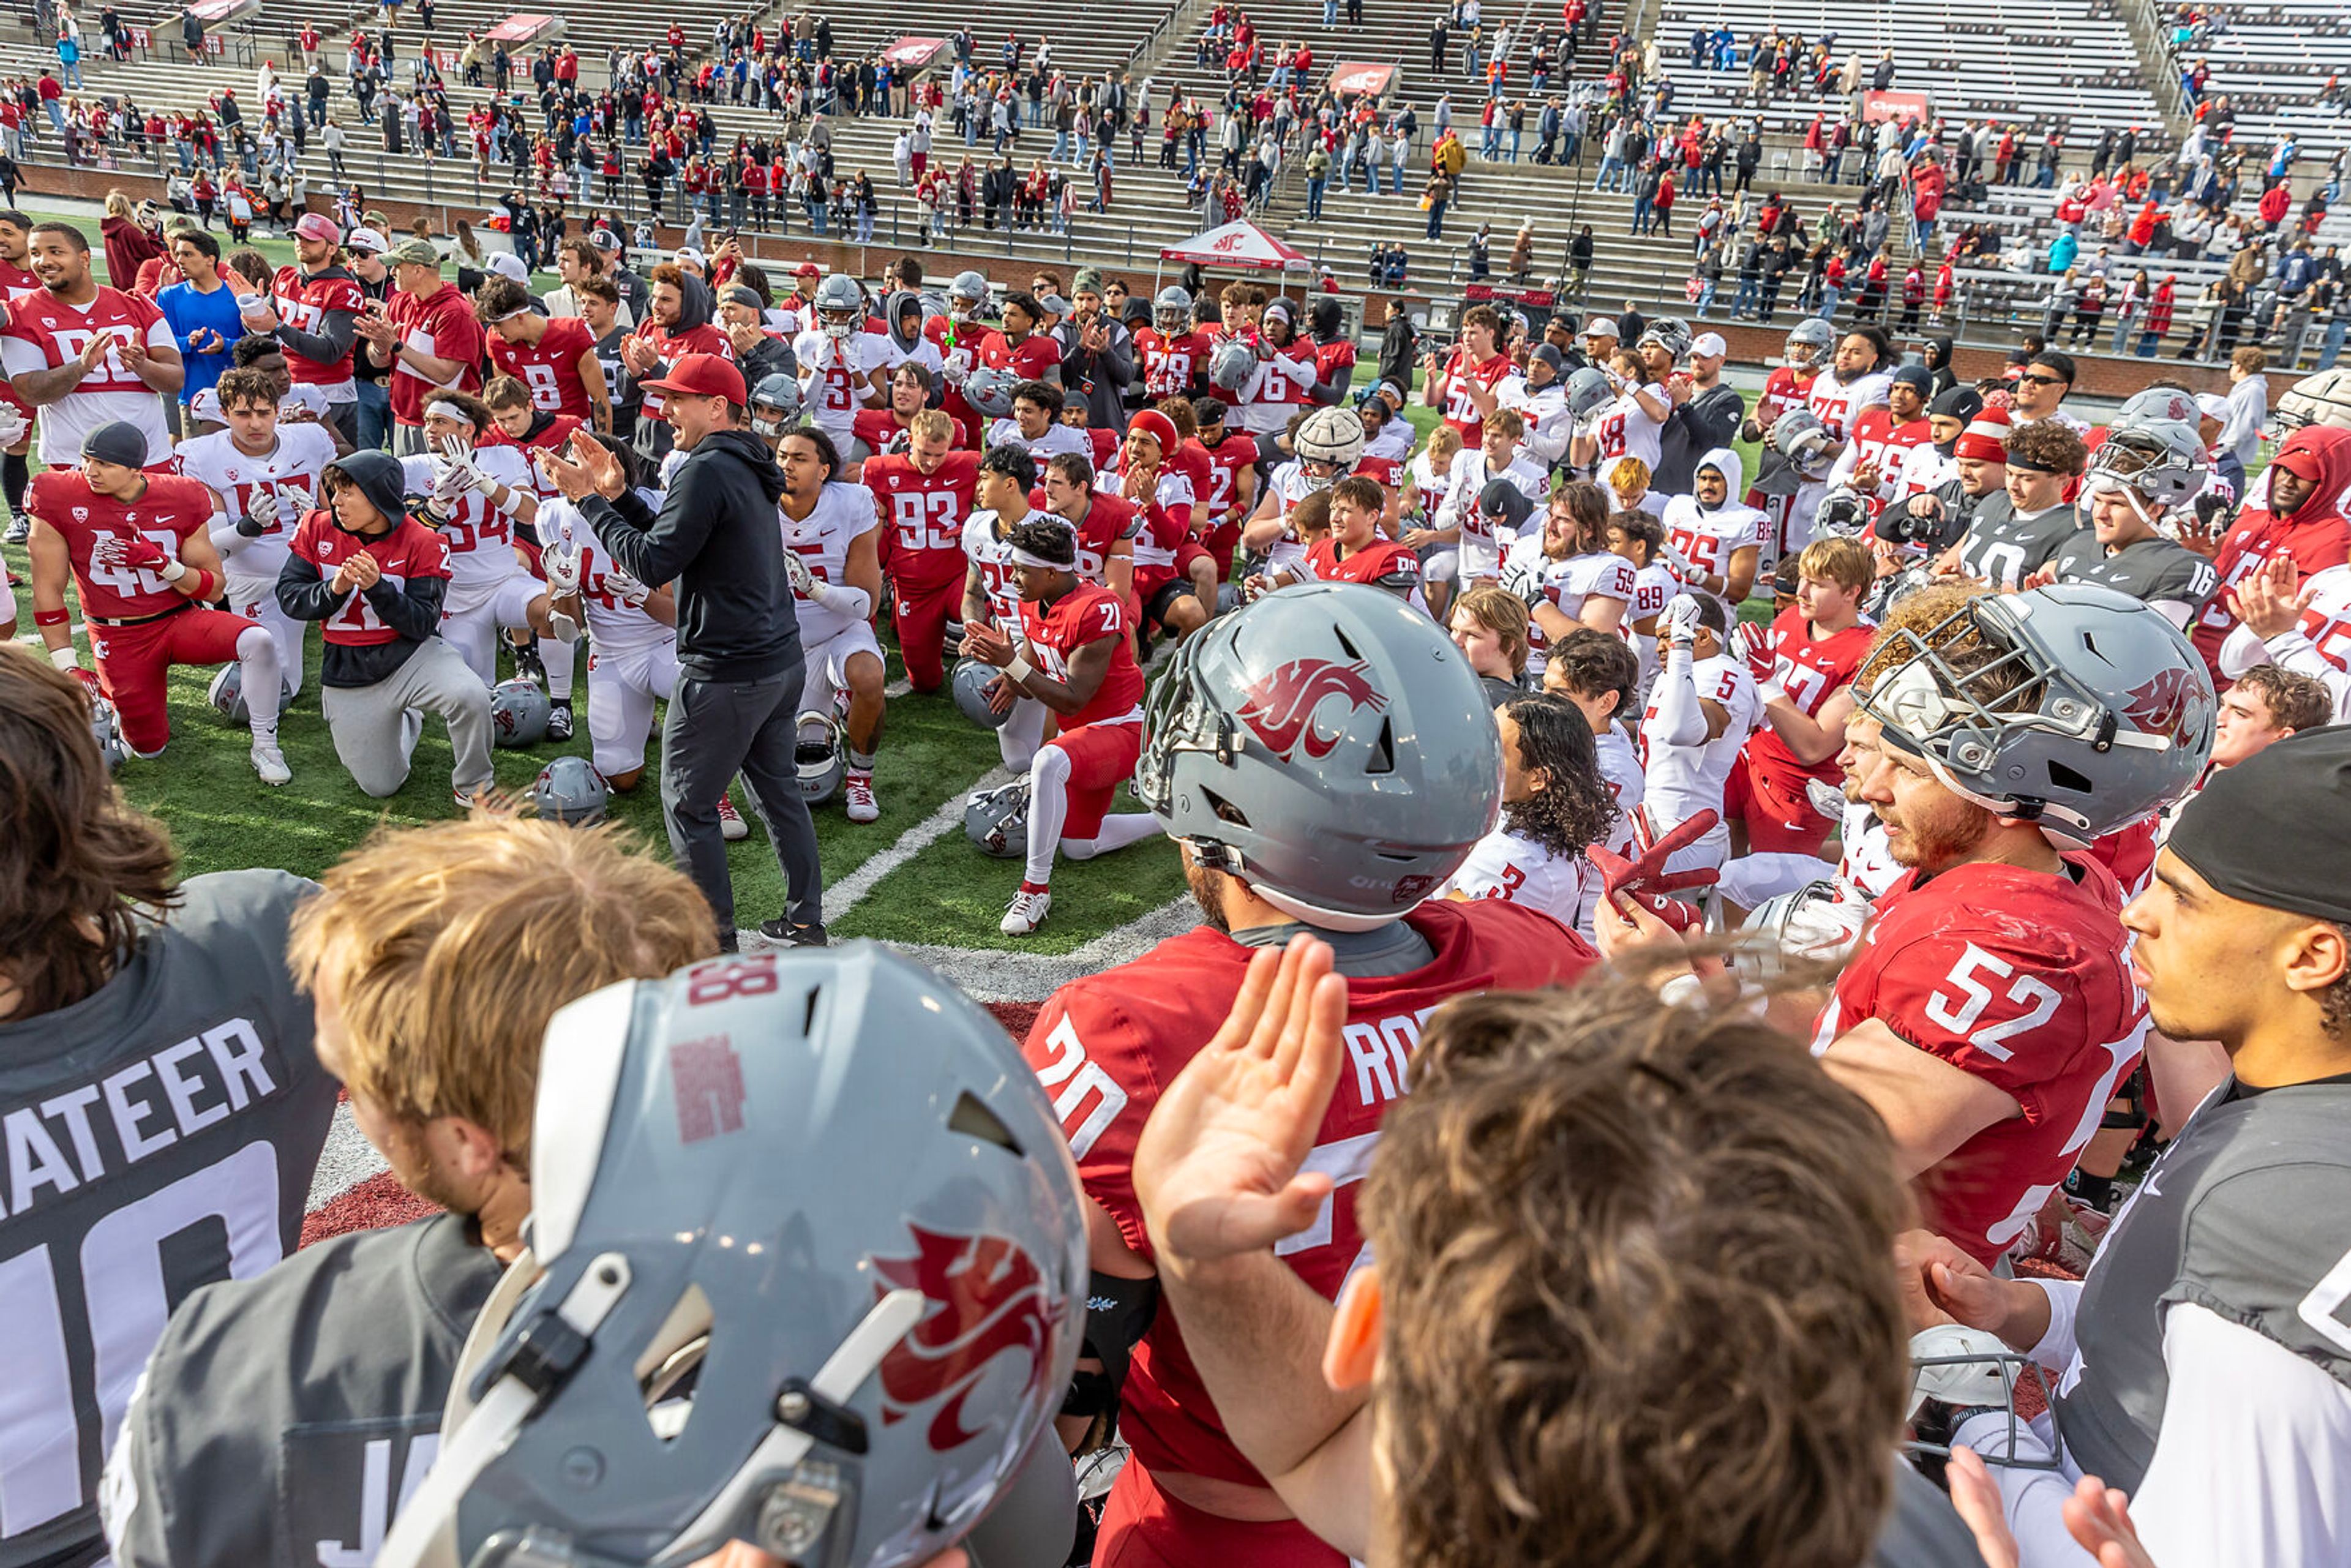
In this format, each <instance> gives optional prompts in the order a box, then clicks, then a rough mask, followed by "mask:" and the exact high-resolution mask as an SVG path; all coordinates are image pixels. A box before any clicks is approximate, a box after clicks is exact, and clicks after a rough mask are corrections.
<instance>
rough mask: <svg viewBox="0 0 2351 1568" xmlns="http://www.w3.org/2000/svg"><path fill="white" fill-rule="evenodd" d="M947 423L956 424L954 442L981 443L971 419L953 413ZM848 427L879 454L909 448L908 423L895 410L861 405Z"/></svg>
mask: <svg viewBox="0 0 2351 1568" xmlns="http://www.w3.org/2000/svg"><path fill="white" fill-rule="evenodd" d="M947 422H948V423H951V424H953V425H954V426H955V437H954V441H953V444H954V445H956V447H958V448H973V449H977V446H978V443H977V442H976V441H974V440H973V439H972V434H971V424H970V423H969V422H968V421H967V420H964V419H962V418H960V417H958V416H957V415H955V414H952V413H951V414H948V415H947ZM849 429H850V434H852V435H854V436H855V437H856V438H857V439H858V440H860V441H862V442H863V443H865V450H866V451H868V452H871V453H874V454H877V455H879V454H883V453H898V452H904V451H905V450H906V426H905V424H904V423H903V422H901V421H900V419H899V418H898V413H897V411H896V410H895V409H891V408H861V409H859V410H858V411H857V413H855V414H854V415H852V417H851V419H850V422H849ZM843 455H844V456H846V455H847V454H845V453H844V454H843Z"/></svg>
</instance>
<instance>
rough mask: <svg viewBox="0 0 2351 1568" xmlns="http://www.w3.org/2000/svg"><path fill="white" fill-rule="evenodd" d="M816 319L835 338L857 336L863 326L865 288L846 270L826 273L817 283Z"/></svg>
mask: <svg viewBox="0 0 2351 1568" xmlns="http://www.w3.org/2000/svg"><path fill="white" fill-rule="evenodd" d="M816 319H817V323H818V325H819V326H820V327H821V328H822V329H824V335H825V336H826V337H828V338H831V339H832V340H834V341H836V342H840V341H844V340H848V339H851V338H854V337H856V336H857V335H858V334H859V333H860V332H862V331H864V330H865V290H863V289H862V288H860V287H858V286H857V279H855V278H853V277H850V276H849V274H847V273H845V272H831V273H827V274H826V275H825V277H824V281H823V282H821V283H820V284H818V285H817V286H816Z"/></svg>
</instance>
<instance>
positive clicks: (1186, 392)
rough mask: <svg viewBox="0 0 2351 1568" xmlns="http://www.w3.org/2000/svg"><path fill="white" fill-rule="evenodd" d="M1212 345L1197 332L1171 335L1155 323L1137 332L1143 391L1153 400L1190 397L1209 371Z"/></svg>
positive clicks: (1135, 340)
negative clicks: (1159, 328)
mask: <svg viewBox="0 0 2351 1568" xmlns="http://www.w3.org/2000/svg"><path fill="white" fill-rule="evenodd" d="M1212 347H1213V345H1211V344H1210V343H1209V341H1208V340H1207V338H1206V337H1205V336H1203V335H1202V334H1200V333H1198V332H1178V333H1176V334H1175V335H1174V336H1173V337H1170V336H1168V335H1166V334H1165V333H1163V332H1161V331H1159V330H1158V329H1156V328H1154V327H1145V328H1144V329H1142V330H1141V331H1139V332H1137V333H1135V334H1134V351H1135V353H1136V355H1137V356H1138V357H1140V358H1141V360H1142V361H1143V395H1144V398H1145V399H1147V400H1148V401H1150V402H1158V401H1159V400H1160V399H1161V398H1163V397H1189V396H1191V395H1192V393H1193V391H1194V390H1195V389H1196V388H1197V387H1198V386H1200V385H1201V384H1202V383H1203V382H1205V381H1206V379H1207V373H1208V353H1209V350H1210V349H1211V348H1212Z"/></svg>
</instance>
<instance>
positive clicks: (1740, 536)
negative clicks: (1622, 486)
mask: <svg viewBox="0 0 2351 1568" xmlns="http://www.w3.org/2000/svg"><path fill="white" fill-rule="evenodd" d="M1663 521H1664V523H1665V525H1666V538H1667V541H1668V542H1669V543H1671V544H1672V546H1673V547H1674V549H1677V550H1679V551H1681V553H1682V559H1685V560H1687V561H1688V562H1689V563H1690V565H1692V566H1693V567H1696V568H1697V569H1698V570H1700V571H1703V572H1707V573H1709V574H1711V575H1714V576H1719V577H1728V576H1729V572H1730V558H1731V557H1732V556H1733V555H1734V554H1736V553H1737V552H1739V551H1740V550H1742V549H1750V547H1751V548H1755V549H1761V548H1762V547H1763V545H1764V544H1765V543H1766V542H1767V540H1768V538H1769V537H1770V535H1771V518H1770V517H1766V516H1764V515H1763V514H1762V513H1761V512H1760V511H1758V510H1756V509H1755V508H1754V507H1750V506H1747V505H1745V504H1743V503H1741V502H1739V501H1725V502H1724V503H1723V504H1722V505H1721V506H1719V507H1715V508H1713V509H1712V510H1711V511H1709V510H1708V509H1707V508H1706V507H1701V506H1699V505H1698V497H1695V496H1676V497H1674V498H1673V499H1672V500H1671V501H1669V502H1667V505H1666V515H1665V517H1664V519H1663ZM1758 560H1759V563H1760V560H1761V558H1760V557H1759V558H1758ZM1692 591H1693V592H1695V591H1696V590H1692ZM1717 597H1718V598H1719V597H1720V596H1719V595H1717ZM1722 607H1723V608H1724V609H1725V610H1728V611H1730V612H1732V613H1733V614H1734V615H1735V614H1736V613H1737V612H1738V609H1739V606H1737V605H1736V604H1733V603H1731V602H1730V601H1729V600H1727V599H1725V600H1722Z"/></svg>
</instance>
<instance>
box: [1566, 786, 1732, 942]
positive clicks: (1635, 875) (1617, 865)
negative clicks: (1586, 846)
mask: <svg viewBox="0 0 2351 1568" xmlns="http://www.w3.org/2000/svg"><path fill="white" fill-rule="evenodd" d="M1719 821H1721V818H1720V817H1719V815H1717V814H1716V813H1715V812H1713V811H1710V810H1709V811H1700V812H1699V813H1698V815H1697V816H1695V817H1692V818H1691V819H1689V821H1686V822H1683V823H1682V824H1680V825H1679V826H1677V827H1676V828H1675V829H1674V830H1673V831H1671V832H1668V833H1667V834H1666V836H1665V837H1663V838H1661V839H1659V840H1658V841H1656V843H1654V844H1651V845H1650V846H1649V847H1648V848H1647V849H1646V850H1643V851H1642V852H1641V858H1640V859H1638V860H1633V861H1628V860H1626V859H1625V857H1624V856H1623V855H1620V854H1618V853H1616V852H1614V850H1611V849H1609V848H1607V847H1606V846H1605V845H1602V844H1594V845H1593V846H1592V848H1591V849H1590V850H1588V851H1586V853H1587V854H1589V855H1590V856H1591V857H1592V863H1593V865H1595V866H1598V867H1599V868H1600V874H1601V876H1602V877H1604V879H1605V882H1604V895H1605V896H1606V897H1607V898H1608V899H1609V900H1610V901H1611V902H1612V903H1613V902H1614V900H1615V897H1616V895H1617V894H1620V893H1621V894H1630V895H1631V896H1632V898H1633V899H1634V901H1635V903H1637V904H1640V905H1641V907H1642V908H1644V909H1646V910H1647V911H1648V912H1649V913H1650V914H1652V915H1656V917H1657V918H1658V919H1660V920H1662V921H1664V922H1665V923H1666V924H1667V925H1670V926H1672V927H1673V928H1674V929H1675V930H1677V931H1688V930H1690V929H1692V928H1694V927H1695V926H1697V925H1698V923H1699V921H1700V919H1701V918H1703V917H1702V916H1701V915H1699V914H1698V909H1697V907H1696V906H1695V905H1693V904H1684V903H1683V902H1682V901H1681V900H1680V899H1677V898H1669V897H1667V896H1666V895H1667V894H1673V893H1679V892H1681V891H1683V890H1685V889H1687V888H1693V887H1711V886H1713V885H1714V884H1715V883H1717V882H1719V881H1720V880H1721V877H1722V873H1720V872H1719V871H1717V870H1715V869H1714V868H1713V867H1711V866H1702V867H1700V868H1699V869H1698V870H1697V871H1676V872H1669V871H1667V869H1666V862H1667V861H1669V860H1671V859H1673V857H1674V856H1675V855H1676V854H1677V853H1678V852H1680V851H1681V850H1683V849H1684V848H1686V847H1687V846H1688V845H1690V844H1694V843H1696V842H1697V841H1698V840H1700V839H1702V838H1704V837H1706V835H1707V834H1708V833H1710V832H1712V831H1714V825H1715V824H1716V823H1717V822H1719Z"/></svg>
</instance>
